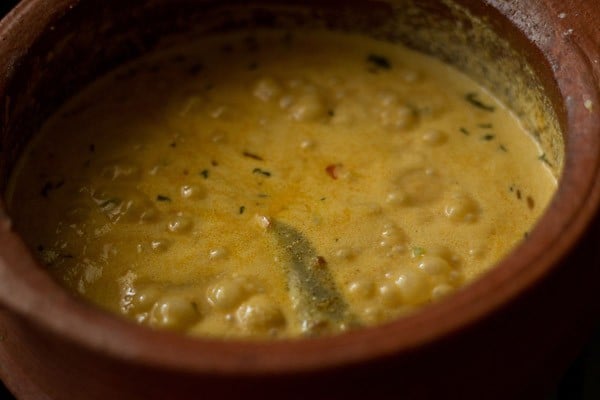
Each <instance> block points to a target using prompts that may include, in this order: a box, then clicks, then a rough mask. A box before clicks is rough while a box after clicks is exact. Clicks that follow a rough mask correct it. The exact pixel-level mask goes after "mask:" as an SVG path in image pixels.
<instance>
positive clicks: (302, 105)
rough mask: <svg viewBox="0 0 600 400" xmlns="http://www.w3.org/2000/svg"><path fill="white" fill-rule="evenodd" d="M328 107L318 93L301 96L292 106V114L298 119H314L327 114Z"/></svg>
mask: <svg viewBox="0 0 600 400" xmlns="http://www.w3.org/2000/svg"><path fill="white" fill-rule="evenodd" d="M326 112H327V109H326V107H325V104H324V102H323V100H322V99H321V97H320V96H319V95H317V94H316V93H307V94H304V95H302V96H301V97H299V98H298V99H297V100H296V101H295V102H294V104H293V105H292V107H291V108H290V115H291V117H292V118H293V119H294V120H296V121H314V120H317V119H319V118H322V117H324V116H325V114H326Z"/></svg>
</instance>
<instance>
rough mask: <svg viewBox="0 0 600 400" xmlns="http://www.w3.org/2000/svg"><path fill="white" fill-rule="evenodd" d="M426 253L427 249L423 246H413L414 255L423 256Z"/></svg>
mask: <svg viewBox="0 0 600 400" xmlns="http://www.w3.org/2000/svg"><path fill="white" fill-rule="evenodd" d="M424 254H425V249H424V248H422V247H413V248H412V256H413V257H414V258H417V257H421V256H422V255H424Z"/></svg>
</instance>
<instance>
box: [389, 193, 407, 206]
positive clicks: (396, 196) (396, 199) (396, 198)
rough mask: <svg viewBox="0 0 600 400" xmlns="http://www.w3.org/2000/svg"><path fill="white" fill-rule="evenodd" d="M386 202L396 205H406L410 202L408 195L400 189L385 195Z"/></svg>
mask: <svg viewBox="0 0 600 400" xmlns="http://www.w3.org/2000/svg"><path fill="white" fill-rule="evenodd" d="M385 202H386V203H387V204H389V205H391V206H395V207H399V206H406V205H408V204H409V203H410V201H409V197H408V195H407V194H406V193H404V192H402V191H400V190H395V191H393V192H390V193H388V194H387V195H386V196H385Z"/></svg>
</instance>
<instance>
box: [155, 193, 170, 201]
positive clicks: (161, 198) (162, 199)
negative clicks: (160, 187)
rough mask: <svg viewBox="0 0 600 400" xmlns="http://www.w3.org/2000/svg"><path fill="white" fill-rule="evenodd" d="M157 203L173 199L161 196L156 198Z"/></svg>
mask: <svg viewBox="0 0 600 400" xmlns="http://www.w3.org/2000/svg"><path fill="white" fill-rule="evenodd" d="M156 201H171V198H170V197H169V196H165V195H162V194H159V195H158V196H156Z"/></svg>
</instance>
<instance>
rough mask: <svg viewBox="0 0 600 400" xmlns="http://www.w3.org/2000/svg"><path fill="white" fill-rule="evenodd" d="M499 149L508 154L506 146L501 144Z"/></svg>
mask: <svg viewBox="0 0 600 400" xmlns="http://www.w3.org/2000/svg"><path fill="white" fill-rule="evenodd" d="M498 148H499V149H500V150H501V151H503V152H505V153H508V149H507V148H506V146H504V145H503V144H501V145H500V146H498Z"/></svg>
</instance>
